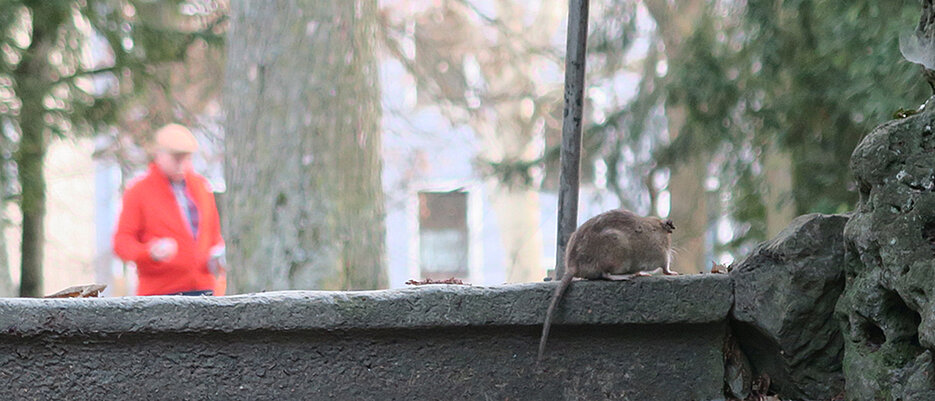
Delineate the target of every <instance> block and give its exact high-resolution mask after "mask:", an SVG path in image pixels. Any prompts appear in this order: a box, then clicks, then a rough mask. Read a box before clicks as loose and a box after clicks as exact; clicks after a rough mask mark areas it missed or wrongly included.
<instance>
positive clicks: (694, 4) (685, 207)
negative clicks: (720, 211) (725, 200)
mask: <svg viewBox="0 0 935 401" xmlns="http://www.w3.org/2000/svg"><path fill="white" fill-rule="evenodd" d="M645 4H646V8H647V9H648V10H649V12H650V14H651V15H652V16H653V19H654V20H655V21H656V24H657V27H658V29H659V32H660V37H662V40H663V42H664V43H665V55H666V60H668V64H669V65H670V66H672V65H674V64H676V63H678V62H679V57H680V55H681V54H682V52H683V51H684V50H685V49H684V46H683V43H684V40H685V39H688V37H689V36H690V35H691V32H692V29H694V26H695V24H697V23H698V22H699V21H701V20H702V18H703V17H704V12H705V1H703V0H682V1H678V2H668V1H666V0H647V1H646V3H645ZM687 115H688V110H687V106H686V105H685V104H679V103H675V102H672V101H671V100H667V101H666V117H667V118H668V130H669V138H671V139H672V140H674V139H675V138H677V137H678V136H679V134H680V133H681V132H682V129H683V127H684V126H685V121H686V118H687ZM707 164H708V163H707V157H705V156H702V155H698V156H687V157H686V158H685V159H683V160H682V161H681V163H680V164H679V165H678V166H675V168H674V170H673V171H672V172H671V175H670V178H669V195H670V202H671V207H670V212H669V218H670V219H672V221H674V222H675V225H676V227H678V229H676V230H675V232H673V233H672V244H673V247H674V248H675V249H676V251H677V255H676V257H675V258H674V259H673V261H672V262H673V268H674V269H675V270H676V271H678V272H680V273H697V272H699V271H701V269H702V268H703V267H704V266H705V262H706V261H705V260H704V255H705V249H706V245H705V230H706V229H707V223H708V221H707V200H706V198H707V196H706V194H705V188H704V181H705V178H706V174H707V171H708V168H707Z"/></svg>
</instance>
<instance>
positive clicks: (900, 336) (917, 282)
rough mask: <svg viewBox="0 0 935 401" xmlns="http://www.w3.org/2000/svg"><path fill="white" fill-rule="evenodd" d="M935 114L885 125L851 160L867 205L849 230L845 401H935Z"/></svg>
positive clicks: (843, 314)
mask: <svg viewBox="0 0 935 401" xmlns="http://www.w3.org/2000/svg"><path fill="white" fill-rule="evenodd" d="M933 127H935V114H933V113H923V114H918V115H915V116H912V117H909V118H906V119H902V120H894V121H890V122H887V123H885V124H882V125H880V126H879V127H877V128H876V129H874V130H873V132H871V133H870V134H869V135H867V137H865V138H864V139H863V141H861V143H860V145H858V146H857V149H855V150H854V154H853V156H852V157H851V169H852V170H853V172H854V175H855V177H856V178H857V182H858V184H859V185H858V187H859V191H860V201H859V203H858V205H857V210H856V213H855V214H854V215H853V217H852V218H851V220H850V221H849V222H848V223H847V225H846V227H845V230H844V236H845V243H846V256H845V261H846V264H845V277H846V288H845V291H844V294H843V296H842V297H841V300H840V301H839V303H838V307H837V312H836V316H837V317H838V318H839V320H840V321H842V322H843V323H844V327H843V334H844V337H845V355H844V375H845V379H846V383H847V384H846V388H847V396H848V399H853V400H876V399H885V400H935V381H933V380H932V377H935V365H933V362H932V356H931V352H932V350H933V349H935V303H933V295H935V133H933Z"/></svg>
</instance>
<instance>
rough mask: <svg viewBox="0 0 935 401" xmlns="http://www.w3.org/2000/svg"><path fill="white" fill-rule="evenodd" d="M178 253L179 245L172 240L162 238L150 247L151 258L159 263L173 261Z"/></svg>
mask: <svg viewBox="0 0 935 401" xmlns="http://www.w3.org/2000/svg"><path fill="white" fill-rule="evenodd" d="M177 251H178V244H177V243H176V242H175V240H174V239H172V238H160V239H157V240H155V241H153V242H151V243H150V245H149V256H150V257H151V258H153V260H155V261H157V262H161V261H165V260H169V259H172V258H173V257H175V253H176V252H177Z"/></svg>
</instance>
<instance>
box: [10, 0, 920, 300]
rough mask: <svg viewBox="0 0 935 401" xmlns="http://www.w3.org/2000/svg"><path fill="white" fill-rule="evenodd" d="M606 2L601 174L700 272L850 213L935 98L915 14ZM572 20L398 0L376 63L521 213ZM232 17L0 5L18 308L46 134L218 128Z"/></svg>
mask: <svg viewBox="0 0 935 401" xmlns="http://www.w3.org/2000/svg"><path fill="white" fill-rule="evenodd" d="M591 3H592V6H591V7H592V14H591V23H590V32H591V33H590V37H589V55H588V75H587V83H588V89H587V92H586V94H587V102H588V103H587V105H586V112H587V113H588V115H587V126H586V130H585V138H584V155H585V156H584V159H583V169H582V174H583V179H584V182H585V184H586V185H592V186H594V187H596V188H598V189H600V190H606V193H608V194H610V195H611V196H614V197H616V198H617V200H618V201H619V203H620V204H621V205H623V206H625V207H628V208H631V209H633V210H636V211H638V212H640V213H646V214H649V213H652V214H670V215H673V216H674V217H679V218H678V219H677V220H676V224H677V225H679V230H678V232H679V233H687V234H686V235H688V236H689V237H683V238H678V237H677V238H676V247H678V248H680V249H681V251H682V253H681V255H680V257H679V258H680V259H682V260H685V261H687V263H688V264H690V265H693V266H695V268H698V267H699V266H701V265H703V264H707V263H710V261H712V260H716V261H721V262H725V261H730V260H732V259H733V257H734V256H738V255H742V254H743V253H744V252H746V251H748V250H749V249H750V248H751V247H752V246H753V245H754V244H755V243H756V242H758V241H762V240H764V239H767V238H768V237H769V236H771V235H774V234H775V233H776V232H778V230H779V229H781V228H782V227H784V226H785V224H786V223H788V220H789V219H791V218H792V217H794V216H795V215H799V214H803V213H810V212H821V213H838V212H845V211H848V210H851V209H852V208H853V206H854V203H855V202H856V200H857V195H856V189H855V186H854V183H853V180H852V178H851V176H850V172H849V169H848V167H847V166H848V160H849V157H850V154H851V151H852V150H853V148H854V147H855V145H856V144H857V142H858V141H859V140H860V138H861V137H862V136H863V135H865V134H866V133H868V132H869V131H870V130H871V129H872V128H873V127H874V126H876V125H878V124H880V123H882V122H884V121H886V120H888V119H890V118H892V114H893V113H894V112H895V111H896V110H898V109H900V108H911V107H915V106H916V105H918V104H921V103H922V102H923V101H924V100H925V99H926V98H927V97H928V96H929V95H930V89H929V88H928V86H927V85H925V82H924V80H923V79H921V75H920V73H919V68H918V66H916V65H914V64H911V63H909V62H906V61H904V60H903V59H902V57H901V56H900V54H899V50H898V45H897V42H898V37H899V34H900V33H901V32H907V31H911V30H912V29H913V28H914V25H915V23H916V21H917V19H918V15H919V2H918V1H907V0H896V1H890V2H876V1H870V0H854V1H815V0H748V1H743V0H680V1H677V2H672V1H666V0H646V1H635V0H593V1H592V2H591ZM566 6H567V5H566V4H565V2H563V1H557V0H544V1H542V2H539V4H526V3H525V2H521V1H519V0H434V1H431V0H399V1H383V2H381V3H380V7H381V9H380V11H379V16H378V18H375V19H374V20H375V21H377V23H378V24H379V25H380V26H379V27H377V29H375V30H374V32H377V34H378V35H379V38H380V40H379V43H380V44H381V46H382V51H381V52H380V57H382V58H383V59H385V60H388V59H395V60H398V61H399V62H401V63H402V64H404V65H405V67H406V70H407V71H408V73H409V74H410V75H412V76H413V77H415V81H416V82H417V83H418V86H419V104H420V105H422V106H425V105H430V106H433V107H438V108H440V109H441V110H442V114H443V115H444V116H445V117H446V118H448V119H449V121H450V122H451V124H452V126H468V127H471V128H472V129H473V131H474V132H475V133H476V134H477V135H478V137H479V138H480V139H481V142H482V143H483V147H482V148H483V149H482V150H481V152H480V154H479V155H478V157H477V166H476V168H477V170H478V171H479V172H480V173H482V174H484V175H485V176H487V177H488V178H490V179H491V180H493V181H495V182H497V183H499V184H498V185H497V187H498V188H499V189H500V190H501V191H502V192H501V193H500V194H499V195H498V193H496V192H495V193H494V194H493V195H492V196H493V197H497V196H500V199H501V207H502V208H504V209H505V210H520V209H521V208H522V207H523V205H524V203H523V202H527V203H526V204H528V202H530V199H531V198H529V197H528V196H526V195H528V193H531V192H536V191H540V190H546V191H554V190H555V186H556V183H557V179H556V177H557V169H558V157H557V155H558V152H557V146H558V144H559V143H560V141H559V135H560V131H561V126H560V122H561V113H562V87H561V82H560V79H561V71H562V68H563V54H564V30H565V22H564V20H563V18H564V16H565V15H566V9H565V7H566ZM228 13H229V5H228V2H227V1H208V0H199V1H196V0H188V1H185V0H171V1H144V0H74V1H66V0H33V1H29V0H15V1H14V0H0V127H2V132H3V135H2V136H0V157H2V162H3V163H2V171H0V173H2V174H0V179H2V182H0V198H2V199H3V201H4V202H13V203H15V204H16V205H17V206H18V207H19V208H20V209H21V210H22V214H23V221H22V235H23V241H22V244H23V247H22V254H23V256H22V261H23V262H22V266H21V267H20V268H21V269H22V271H23V273H22V277H23V283H22V286H21V289H20V293H21V294H23V295H37V294H38V291H39V290H38V288H41V259H42V258H41V252H42V251H41V249H42V237H43V235H42V219H43V217H44V209H43V206H42V204H43V202H44V185H45V184H44V182H43V180H42V178H41V169H42V160H43V157H44V154H45V150H46V147H47V145H48V142H49V140H50V138H52V137H75V136H81V135H95V136H97V137H99V138H104V139H105V140H104V143H105V144H104V146H100V147H99V149H100V151H101V152H102V153H103V154H105V155H106V157H113V158H115V159H117V160H119V161H120V162H121V163H122V164H123V165H125V166H127V167H126V169H127V170H129V169H131V168H133V167H134V166H138V165H139V164H141V163H145V157H144V156H143V155H142V153H141V150H140V149H141V146H142V145H143V144H144V142H145V141H144V138H145V135H146V134H147V133H148V132H151V129H152V127H154V126H159V125H162V124H163V123H165V122H168V121H180V122H182V123H185V124H189V125H198V124H201V123H202V122H201V121H199V118H198V116H199V115H201V114H203V113H204V112H205V110H206V109H209V108H218V107H220V106H219V103H218V98H219V93H220V88H221V87H222V85H223V73H222V72H223V59H224V55H223V44H224V39H225V32H226V31H225V30H226V24H227V18H228ZM273 28H275V27H273ZM417 28H418V29H417ZM409 47H412V48H414V49H418V50H419V51H418V57H415V56H413V52H411V51H410V50H411V49H409ZM440 66H443V68H440ZM549 71H551V73H547V72H549ZM549 74H551V75H549ZM544 75H548V76H558V77H559V81H555V80H554V79H552V80H549V79H542V77H543V76H544ZM389 112H390V113H392V112H394V111H393V110H390V111H389ZM491 115H494V116H497V118H496V121H498V123H497V124H496V127H495V128H491V124H492V123H491V117H490V116H491ZM504 121H511V122H509V123H502V122H504ZM689 187H692V188H689ZM524 196H525V197H524ZM517 199H523V200H522V201H517ZM535 202H538V199H537V198H536V199H535ZM495 203H496V202H495ZM680 214H681V215H680ZM674 217H673V218H674ZM535 223H536V221H533V220H528V221H526V220H522V219H520V220H517V224H518V225H520V226H522V225H524V224H526V225H531V224H535ZM5 224H8V222H6V223H5ZM528 232H529V231H528V230H526V229H525V228H523V229H518V230H517V235H526V234H528ZM507 236H508V235H507ZM692 241H696V242H695V243H693V242H692ZM0 249H4V247H2V246H0ZM533 253H535V252H534V251H533ZM516 259H517V260H519V261H522V260H523V258H522V257H517V258H516ZM6 260H7V258H6V256H5V254H4V255H0V262H2V264H3V265H6V264H8V263H7V262H6ZM518 263H519V262H518ZM524 263H525V262H524ZM528 264H529V265H530V266H533V268H538V266H541V263H539V262H538V261H530V262H528ZM5 269H6V267H4V268H3V270H5ZM7 276H8V275H6V274H0V277H7ZM521 276H522V275H521V274H518V275H517V277H521ZM522 277H525V276H522ZM530 277H532V276H530ZM11 288H12V283H10V282H9V280H7V279H0V291H2V293H7V294H9V293H10V291H11Z"/></svg>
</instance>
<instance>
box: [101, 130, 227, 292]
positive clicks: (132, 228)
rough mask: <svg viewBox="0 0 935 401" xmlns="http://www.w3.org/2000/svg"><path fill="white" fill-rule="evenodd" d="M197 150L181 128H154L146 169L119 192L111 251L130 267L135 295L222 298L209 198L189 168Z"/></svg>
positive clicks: (216, 228) (219, 251) (220, 250)
mask: <svg viewBox="0 0 935 401" xmlns="http://www.w3.org/2000/svg"><path fill="white" fill-rule="evenodd" d="M197 149H198V141H197V140H195V136H194V135H192V133H191V131H189V130H188V129H187V128H185V127H184V126H181V125H178V124H169V125H166V126H164V127H162V128H160V129H159V130H157V131H156V134H155V137H154V143H153V148H152V162H151V163H150V165H149V171H148V172H147V173H146V174H145V175H143V176H142V177H140V178H139V179H137V180H134V181H133V182H132V183H130V184H129V185H128V187H127V189H126V190H125V191H124V194H123V209H122V210H121V212H120V219H119V220H118V222H117V230H116V232H115V233H114V253H115V254H117V256H118V257H120V258H121V259H123V260H124V261H127V262H134V263H135V264H136V269H137V274H138V276H139V285H138V287H137V295H212V294H213V295H224V291H225V289H226V288H225V287H226V285H225V283H226V274H225V270H224V269H225V267H224V263H223V260H224V240H223V238H221V226H220V220H219V218H218V211H217V206H216V204H215V201H214V194H213V193H212V192H211V190H210V189H209V188H208V182H207V180H206V179H205V178H204V177H202V176H201V175H199V174H197V173H195V172H194V171H193V169H192V154H193V153H194V152H195V151H196V150H197Z"/></svg>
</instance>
